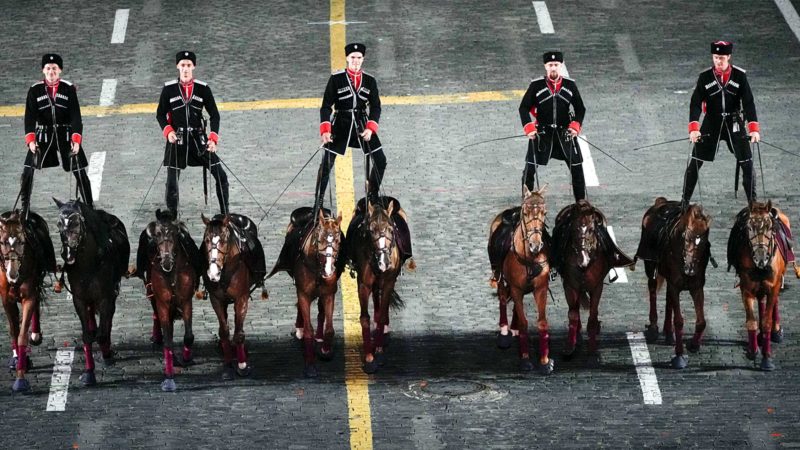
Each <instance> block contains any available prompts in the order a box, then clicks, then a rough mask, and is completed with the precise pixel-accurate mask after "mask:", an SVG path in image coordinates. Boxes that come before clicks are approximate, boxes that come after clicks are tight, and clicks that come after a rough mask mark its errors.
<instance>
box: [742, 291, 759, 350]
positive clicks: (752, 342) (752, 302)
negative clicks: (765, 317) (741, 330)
mask: <svg viewBox="0 0 800 450" xmlns="http://www.w3.org/2000/svg"><path fill="white" fill-rule="evenodd" d="M756 302H757V300H756V297H755V296H754V295H753V294H752V293H750V291H745V290H744V289H742V303H743V304H744V314H745V322H744V327H745V329H746V330H747V353H746V355H747V359H750V360H753V359H755V358H756V354H758V339H757V334H758V320H756ZM759 309H760V308H759Z"/></svg>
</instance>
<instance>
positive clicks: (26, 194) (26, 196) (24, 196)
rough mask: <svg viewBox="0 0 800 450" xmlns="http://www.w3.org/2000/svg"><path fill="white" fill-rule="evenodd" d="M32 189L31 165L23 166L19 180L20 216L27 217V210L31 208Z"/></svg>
mask: <svg viewBox="0 0 800 450" xmlns="http://www.w3.org/2000/svg"><path fill="white" fill-rule="evenodd" d="M32 191H33V167H25V168H24V169H23V170H22V179H21V180H20V194H19V201H20V210H21V213H22V217H24V218H27V217H28V211H30V209H31V192H32Z"/></svg>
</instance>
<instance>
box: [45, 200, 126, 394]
mask: <svg viewBox="0 0 800 450" xmlns="http://www.w3.org/2000/svg"><path fill="white" fill-rule="evenodd" d="M53 201H55V203H56V205H57V206H58V231H59V233H60V234H61V257H62V258H63V259H64V272H65V273H66V274H67V279H68V280H69V285H70V290H71V292H72V302H73V304H74V305H75V312H76V313H77V314H78V318H79V319H80V321H81V329H82V333H81V337H82V340H83V354H84V357H85V370H84V372H83V374H81V376H80V382H81V383H82V384H83V385H84V386H92V385H95V384H97V378H96V377H95V374H94V356H93V355H92V342H94V341H95V340H96V341H97V343H98V344H100V351H101V352H102V355H103V363H104V364H105V365H106V366H110V365H113V364H114V355H113V353H112V352H111V325H112V320H113V318H114V311H115V310H116V307H117V306H116V305H117V296H118V295H119V286H120V280H121V279H122V277H123V276H126V275H127V274H128V257H129V256H130V251H131V248H130V243H129V242H128V233H127V231H125V225H124V224H123V223H122V222H121V221H120V220H119V219H118V218H117V217H116V216H114V215H112V214H109V213H107V212H105V211H103V210H101V209H92V207H91V206H87V205H86V204H84V203H82V202H80V201H78V200H72V201H69V202H67V203H62V202H60V201H58V200H56V199H53ZM95 314H97V315H99V316H100V327H99V329H98V325H97V322H95Z"/></svg>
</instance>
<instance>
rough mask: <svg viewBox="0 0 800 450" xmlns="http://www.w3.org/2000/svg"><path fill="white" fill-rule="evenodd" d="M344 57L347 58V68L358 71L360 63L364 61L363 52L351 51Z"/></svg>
mask: <svg viewBox="0 0 800 450" xmlns="http://www.w3.org/2000/svg"><path fill="white" fill-rule="evenodd" d="M345 59H346V60H347V68H348V69H350V70H352V71H354V72H358V71H359V70H361V64H363V63H364V54H363V53H361V52H353V53H350V54H349V55H347V57H345Z"/></svg>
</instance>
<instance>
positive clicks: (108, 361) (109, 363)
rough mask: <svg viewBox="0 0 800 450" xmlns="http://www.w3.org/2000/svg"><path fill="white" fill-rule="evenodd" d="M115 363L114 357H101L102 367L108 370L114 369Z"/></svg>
mask: <svg viewBox="0 0 800 450" xmlns="http://www.w3.org/2000/svg"><path fill="white" fill-rule="evenodd" d="M116 363H117V360H116V359H115V358H114V355H113V354H112V355H109V356H108V357H105V356H103V367H104V368H106V369H108V368H110V367H114V365H115V364H116Z"/></svg>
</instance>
